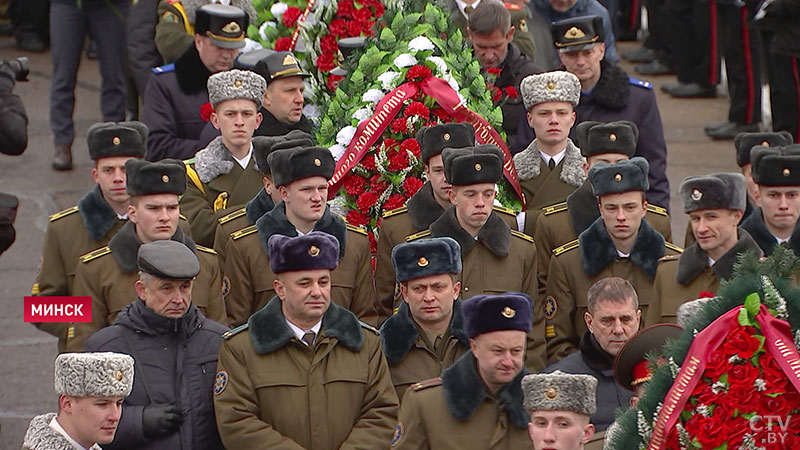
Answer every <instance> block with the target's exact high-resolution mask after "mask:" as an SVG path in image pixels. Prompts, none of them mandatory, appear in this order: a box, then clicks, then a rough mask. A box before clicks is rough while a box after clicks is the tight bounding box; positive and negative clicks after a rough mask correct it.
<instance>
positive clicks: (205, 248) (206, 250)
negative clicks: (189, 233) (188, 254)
mask: <svg viewBox="0 0 800 450" xmlns="http://www.w3.org/2000/svg"><path fill="white" fill-rule="evenodd" d="M194 246H195V247H196V248H197V249H198V250H200V251H201V252H204V253H211V254H212V255H216V254H217V251H216V250H214V249H213V248H208V247H203V246H202V245H197V244H194Z"/></svg>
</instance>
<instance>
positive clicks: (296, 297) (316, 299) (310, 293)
mask: <svg viewBox="0 0 800 450" xmlns="http://www.w3.org/2000/svg"><path fill="white" fill-rule="evenodd" d="M273 286H274V288H275V294H277V295H278V298H280V299H281V303H282V304H283V307H282V309H283V315H284V316H285V317H286V319H287V320H289V322H291V323H293V324H294V325H296V326H298V327H300V328H311V327H312V326H313V325H314V324H315V323H317V322H318V321H320V320H322V316H323V315H324V314H325V312H326V311H327V310H328V307H329V306H330V304H331V271H330V270H327V269H315V270H300V271H295V272H284V273H280V274H278V277H277V278H276V279H275V281H273Z"/></svg>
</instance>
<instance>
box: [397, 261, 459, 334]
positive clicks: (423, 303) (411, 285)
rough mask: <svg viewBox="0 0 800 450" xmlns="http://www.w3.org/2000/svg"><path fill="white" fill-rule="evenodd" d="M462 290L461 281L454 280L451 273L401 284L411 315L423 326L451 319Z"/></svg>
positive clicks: (401, 291) (401, 290)
mask: <svg viewBox="0 0 800 450" xmlns="http://www.w3.org/2000/svg"><path fill="white" fill-rule="evenodd" d="M460 292H461V282H460V281H456V282H455V283H454V282H453V277H452V276H451V275H450V274H447V273H444V274H439V275H431V276H428V277H422V278H415V279H413V280H409V281H408V282H407V283H402V284H400V293H401V294H402V295H403V300H405V302H406V303H408V308H409V310H410V311H411V316H413V317H414V320H416V321H417V323H419V324H420V325H422V326H425V325H436V324H439V323H441V322H442V321H450V317H451V316H452V314H453V302H454V301H455V299H457V298H458V294H459V293H460Z"/></svg>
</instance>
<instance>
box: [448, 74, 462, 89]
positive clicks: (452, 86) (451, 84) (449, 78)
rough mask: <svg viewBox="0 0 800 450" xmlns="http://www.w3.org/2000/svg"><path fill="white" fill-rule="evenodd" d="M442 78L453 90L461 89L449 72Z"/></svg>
mask: <svg viewBox="0 0 800 450" xmlns="http://www.w3.org/2000/svg"><path fill="white" fill-rule="evenodd" d="M444 80H445V81H447V84H449V85H450V87H451V88H453V90H454V91H456V92H458V91H459V90H461V88H460V87H459V86H458V81H456V79H455V78H454V77H453V76H452V75H450V74H449V73H448V74H447V75H445V77H444Z"/></svg>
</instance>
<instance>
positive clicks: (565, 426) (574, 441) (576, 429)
mask: <svg viewBox="0 0 800 450" xmlns="http://www.w3.org/2000/svg"><path fill="white" fill-rule="evenodd" d="M596 392H597V380H596V379H595V378H593V377H591V376H589V375H571V374H566V373H562V372H553V373H542V374H531V375H525V377H524V378H522V394H523V395H524V401H523V406H524V407H525V410H526V411H527V412H528V413H530V415H531V421H530V423H529V424H528V434H529V435H530V438H531V441H533V449H534V450H545V449H558V450H583V449H584V448H589V447H588V446H587V445H586V444H588V443H589V442H590V440H591V439H592V436H593V435H594V434H595V433H594V431H595V426H594V425H592V424H591V423H590V422H589V417H591V416H592V415H594V413H595V411H597V402H596V400H595V393H596Z"/></svg>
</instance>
